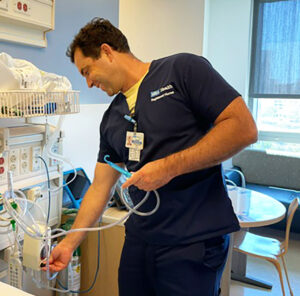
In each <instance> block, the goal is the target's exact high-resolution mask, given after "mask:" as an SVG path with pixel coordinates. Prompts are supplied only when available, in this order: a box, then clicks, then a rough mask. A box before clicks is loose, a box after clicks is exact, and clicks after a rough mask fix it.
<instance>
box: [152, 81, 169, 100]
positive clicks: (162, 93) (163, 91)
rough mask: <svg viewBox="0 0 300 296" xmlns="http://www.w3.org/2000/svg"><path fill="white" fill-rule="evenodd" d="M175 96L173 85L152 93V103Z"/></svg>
mask: <svg viewBox="0 0 300 296" xmlns="http://www.w3.org/2000/svg"><path fill="white" fill-rule="evenodd" d="M173 94H174V87H173V85H172V84H168V85H166V86H163V87H161V88H160V89H157V90H154V91H151V92H150V96H151V102H155V101H157V100H160V99H162V98H163V97H166V96H170V95H173Z"/></svg>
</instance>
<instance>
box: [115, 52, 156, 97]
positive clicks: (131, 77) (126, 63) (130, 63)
mask: <svg viewBox="0 0 300 296" xmlns="http://www.w3.org/2000/svg"><path fill="white" fill-rule="evenodd" d="M122 65H123V72H124V77H125V79H124V80H125V82H124V85H123V88H122V90H121V91H122V92H123V93H124V92H126V91H127V90H128V89H130V88H131V87H132V86H133V85H135V84H136V83H137V82H138V81H139V80H140V79H141V78H142V77H143V76H144V75H145V74H146V73H147V71H148V70H149V67H150V63H144V62H142V61H140V60H138V59H137V58H136V57H134V56H133V55H128V56H126V57H124V58H123V60H122Z"/></svg>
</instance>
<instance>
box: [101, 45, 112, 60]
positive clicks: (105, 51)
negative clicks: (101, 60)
mask: <svg viewBox="0 0 300 296" xmlns="http://www.w3.org/2000/svg"><path fill="white" fill-rule="evenodd" d="M100 52H101V56H102V55H106V56H107V58H108V59H109V60H110V61H112V59H113V49H112V47H111V46H109V45H108V44H107V43H102V44H101V46H100Z"/></svg>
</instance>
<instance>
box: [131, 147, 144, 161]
mask: <svg viewBox="0 0 300 296" xmlns="http://www.w3.org/2000/svg"><path fill="white" fill-rule="evenodd" d="M128 159H129V160H130V161H140V160H141V150H137V149H133V148H129V155H128Z"/></svg>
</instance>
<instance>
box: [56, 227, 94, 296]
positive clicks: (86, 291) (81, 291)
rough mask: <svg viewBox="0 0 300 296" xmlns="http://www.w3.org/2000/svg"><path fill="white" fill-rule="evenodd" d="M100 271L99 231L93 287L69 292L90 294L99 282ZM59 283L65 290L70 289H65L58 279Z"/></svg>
mask: <svg viewBox="0 0 300 296" xmlns="http://www.w3.org/2000/svg"><path fill="white" fill-rule="evenodd" d="M99 269H100V232H99V231H98V253H97V269H96V273H95V276H94V280H93V282H92V284H91V286H90V287H89V288H88V289H86V290H79V291H73V290H68V291H69V292H71V293H78V294H83V293H88V292H89V291H91V290H92V289H93V288H94V286H95V283H96V280H97V276H98V273H99ZM57 283H58V285H59V286H60V287H61V288H63V289H64V290H67V289H68V288H66V287H64V286H63V285H62V283H61V282H60V280H59V279H57Z"/></svg>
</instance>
